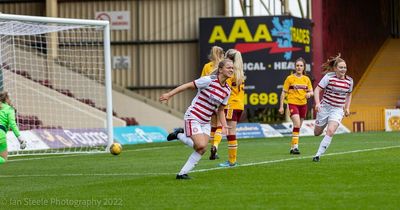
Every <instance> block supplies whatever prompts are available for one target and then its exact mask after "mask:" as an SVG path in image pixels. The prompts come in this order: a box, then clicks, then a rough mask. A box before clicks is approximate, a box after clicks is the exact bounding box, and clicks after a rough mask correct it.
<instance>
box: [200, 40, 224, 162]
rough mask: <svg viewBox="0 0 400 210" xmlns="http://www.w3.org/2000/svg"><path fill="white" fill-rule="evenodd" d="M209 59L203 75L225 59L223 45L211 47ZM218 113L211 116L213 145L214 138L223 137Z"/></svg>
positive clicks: (212, 70) (213, 156)
mask: <svg viewBox="0 0 400 210" xmlns="http://www.w3.org/2000/svg"><path fill="white" fill-rule="evenodd" d="M208 59H209V60H210V62H208V63H206V64H205V65H204V67H203V71H202V72H201V76H202V77H204V76H208V75H210V74H212V73H213V72H214V71H215V67H217V65H218V63H219V62H220V61H221V60H223V59H224V50H223V49H222V48H221V47H218V46H213V47H212V48H211V51H210V54H209V55H208ZM218 122H219V120H218V119H217V115H216V114H215V113H214V114H213V115H212V116H211V132H210V140H211V145H213V144H214V140H215V141H217V142H221V139H222V131H221V130H222V128H221V124H219V123H218ZM217 158H218V155H217V154H216V153H214V154H212V155H210V160H215V159H217Z"/></svg>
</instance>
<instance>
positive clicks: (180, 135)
mask: <svg viewBox="0 0 400 210" xmlns="http://www.w3.org/2000/svg"><path fill="white" fill-rule="evenodd" d="M177 137H178V139H179V141H181V142H182V143H184V144H186V145H188V146H189V147H190V148H193V140H192V138H190V137H187V136H186V134H184V133H178V135H177Z"/></svg>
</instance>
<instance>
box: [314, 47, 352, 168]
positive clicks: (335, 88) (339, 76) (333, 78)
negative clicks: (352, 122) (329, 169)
mask: <svg viewBox="0 0 400 210" xmlns="http://www.w3.org/2000/svg"><path fill="white" fill-rule="evenodd" d="M346 72H347V66H346V62H345V61H344V60H343V59H342V58H340V54H339V55H338V56H336V57H334V58H331V59H328V61H327V62H326V63H324V64H322V73H323V74H325V76H324V77H323V78H322V79H321V81H320V82H319V84H318V86H317V87H316V88H315V90H314V100H315V111H316V112H317V119H316V120H315V128H314V135H315V136H319V135H321V134H322V132H323V130H324V129H325V127H327V126H328V127H327V129H326V134H325V136H324V138H323V139H322V141H321V143H320V145H319V148H318V151H317V153H316V154H315V156H314V157H313V159H312V160H313V161H314V162H319V160H320V156H321V155H322V154H324V153H325V151H326V149H327V148H328V147H329V145H330V143H331V141H332V137H333V135H334V134H335V132H336V129H337V128H338V127H339V123H340V122H341V121H342V119H343V116H349V115H350V103H351V95H352V94H351V92H352V91H353V79H352V78H351V77H349V76H347V75H346ZM322 91H323V96H322V97H323V99H322V101H320V98H319V96H320V93H321V92H322Z"/></svg>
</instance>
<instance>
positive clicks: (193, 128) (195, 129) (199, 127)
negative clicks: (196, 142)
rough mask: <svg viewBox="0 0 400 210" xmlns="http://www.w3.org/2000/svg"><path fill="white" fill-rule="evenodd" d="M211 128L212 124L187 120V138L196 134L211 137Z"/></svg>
mask: <svg viewBox="0 0 400 210" xmlns="http://www.w3.org/2000/svg"><path fill="white" fill-rule="evenodd" d="M210 131H211V126H210V123H207V124H204V123H203V124H202V123H199V122H198V121H197V120H191V119H186V120H185V134H186V136H187V137H191V136H192V135H196V134H206V135H208V136H210Z"/></svg>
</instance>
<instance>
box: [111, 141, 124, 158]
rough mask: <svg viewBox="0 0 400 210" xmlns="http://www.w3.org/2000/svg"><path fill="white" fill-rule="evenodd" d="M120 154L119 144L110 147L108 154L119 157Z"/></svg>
mask: <svg viewBox="0 0 400 210" xmlns="http://www.w3.org/2000/svg"><path fill="white" fill-rule="evenodd" d="M121 152H122V146H121V144H120V143H116V142H114V143H112V144H111V146H110V153H111V154H113V155H119V154H120V153H121Z"/></svg>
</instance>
